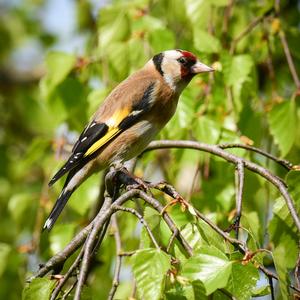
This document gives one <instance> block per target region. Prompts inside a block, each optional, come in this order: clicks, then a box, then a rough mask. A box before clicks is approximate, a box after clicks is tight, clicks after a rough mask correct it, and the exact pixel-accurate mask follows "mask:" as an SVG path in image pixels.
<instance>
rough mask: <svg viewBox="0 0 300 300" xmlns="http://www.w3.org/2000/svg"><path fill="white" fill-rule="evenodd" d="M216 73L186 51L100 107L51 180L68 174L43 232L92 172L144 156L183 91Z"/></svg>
mask: <svg viewBox="0 0 300 300" xmlns="http://www.w3.org/2000/svg"><path fill="white" fill-rule="evenodd" d="M209 71H212V69H211V68H209V67H207V66H205V65H204V64H202V63H200V62H199V61H198V60H197V59H196V57H195V56H194V55H193V54H191V53H190V52H187V51H182V50H169V51H165V52H162V53H160V54H157V55H156V56H154V57H153V58H152V59H151V60H150V61H149V62H148V63H147V64H146V65H145V66H144V67H143V68H142V69H141V70H139V71H137V72H135V73H134V74H132V75H131V76H129V77H128V78H127V79H126V80H124V81H123V82H122V83H120V84H119V85H118V86H117V87H116V88H115V89H114V90H113V91H112V92H111V93H110V94H109V96H108V97H107V98H106V99H105V101H104V102H103V103H102V104H101V106H100V107H99V109H98V110H97V112H96V113H95V114H94V116H93V118H92V121H91V122H90V123H89V124H88V125H87V126H86V128H85V129H84V131H83V132H82V134H81V135H80V137H79V139H78V141H77V142H76V144H75V145H74V148H73V151H72V154H71V156H70V158H69V159H68V161H67V162H66V164H65V165H64V166H63V167H62V168H61V169H60V170H59V171H58V172H57V173H56V174H55V176H54V177H53V178H52V180H51V181H50V183H49V185H52V184H53V183H55V181H57V180H58V179H59V178H60V177H62V176H63V175H64V174H66V173H68V176H67V179H66V182H65V185H64V188H63V190H62V192H61V194H60V196H59V198H58V199H57V201H56V203H55V206H54V208H53V209H52V211H51V213H50V216H49V218H48V219H47V221H46V222H45V225H44V228H47V229H51V227H52V226H53V224H54V222H55V221H56V219H57V217H58V216H59V214H60V213H61V211H62V209H63V207H64V206H65V204H66V202H67V200H68V199H69V197H70V196H71V194H72V193H73V192H74V190H75V189H76V188H77V187H78V186H79V185H80V184H81V183H82V182H83V181H84V180H85V179H86V178H88V177H89V176H90V175H91V174H92V173H93V172H95V171H97V170H101V169H104V168H106V167H108V166H110V165H112V164H116V165H118V164H120V163H122V162H124V161H127V160H129V159H131V158H133V157H135V156H137V155H138V154H140V153H141V152H142V151H143V150H144V149H145V147H146V146H147V145H148V143H149V142H150V141H151V140H152V139H153V138H154V137H155V135H156V134H157V133H158V132H159V131H160V130H161V129H162V128H163V127H164V126H165V124H166V123H167V122H168V121H169V119H170V118H171V117H172V116H173V114H174V112H175V110H176V106H177V102H178V98H179V96H180V93H181V92H182V90H183V89H184V88H185V87H186V85H187V84H188V83H189V82H190V80H191V79H192V78H193V76H194V75H196V74H198V73H201V72H209Z"/></svg>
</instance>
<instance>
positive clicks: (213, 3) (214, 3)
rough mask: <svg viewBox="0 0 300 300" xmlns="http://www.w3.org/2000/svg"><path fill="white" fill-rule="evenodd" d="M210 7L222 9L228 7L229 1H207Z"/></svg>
mask: <svg viewBox="0 0 300 300" xmlns="http://www.w3.org/2000/svg"><path fill="white" fill-rule="evenodd" d="M208 2H210V3H211V4H212V5H214V6H216V7H218V6H220V7H223V6H227V5H229V0H208Z"/></svg>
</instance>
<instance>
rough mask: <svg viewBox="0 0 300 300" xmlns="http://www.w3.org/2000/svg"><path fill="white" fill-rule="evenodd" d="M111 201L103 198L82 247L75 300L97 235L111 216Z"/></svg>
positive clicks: (86, 270)
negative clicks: (82, 252)
mask: <svg viewBox="0 0 300 300" xmlns="http://www.w3.org/2000/svg"><path fill="white" fill-rule="evenodd" d="M111 202H112V199H111V198H110V197H105V200H104V203H103V206H102V208H101V210H100V212H99V213H98V215H97V216H96V218H95V219H94V222H93V228H92V230H91V232H90V234H89V235H88V237H87V239H86V242H85V246H84V254H83V259H82V263H81V269H80V273H79V278H78V284H77V287H76V290H75V296H74V299H75V300H79V299H80V296H81V291H82V288H83V285H84V283H85V280H86V277H87V274H88V269H89V263H90V259H91V254H92V252H93V248H94V246H95V241H96V240H97V235H98V233H99V231H100V229H101V227H102V226H103V225H104V224H105V222H106V221H107V220H108V218H109V217H110V216H111V214H112V212H111V210H110V209H109V208H110V206H111Z"/></svg>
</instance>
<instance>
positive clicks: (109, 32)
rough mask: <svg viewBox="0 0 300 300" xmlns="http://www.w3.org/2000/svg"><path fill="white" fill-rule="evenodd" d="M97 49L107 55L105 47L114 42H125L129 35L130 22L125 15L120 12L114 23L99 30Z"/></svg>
mask: <svg viewBox="0 0 300 300" xmlns="http://www.w3.org/2000/svg"><path fill="white" fill-rule="evenodd" d="M99 32H100V35H99V48H100V49H101V50H102V51H104V52H105V53H109V51H108V49H107V47H109V48H111V44H112V43H115V42H121V41H125V40H126V39H127V38H128V37H129V35H130V22H129V18H128V16H127V14H126V13H124V12H120V14H119V15H118V16H117V17H116V18H115V20H114V22H113V23H111V22H109V23H108V24H107V25H105V26H103V27H100V29H99Z"/></svg>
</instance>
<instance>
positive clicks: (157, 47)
mask: <svg viewBox="0 0 300 300" xmlns="http://www.w3.org/2000/svg"><path fill="white" fill-rule="evenodd" d="M149 41H150V45H151V47H152V49H153V51H154V53H159V52H161V51H164V50H166V49H172V48H174V45H175V37H174V33H173V32H172V31H170V30H167V29H156V30H154V31H152V32H150V35H149Z"/></svg>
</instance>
